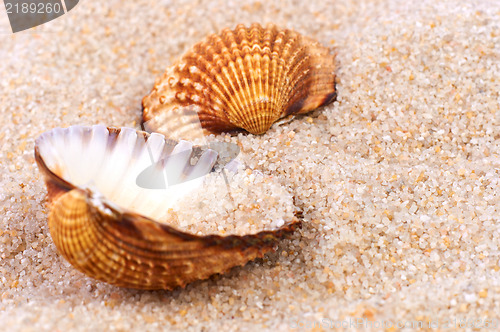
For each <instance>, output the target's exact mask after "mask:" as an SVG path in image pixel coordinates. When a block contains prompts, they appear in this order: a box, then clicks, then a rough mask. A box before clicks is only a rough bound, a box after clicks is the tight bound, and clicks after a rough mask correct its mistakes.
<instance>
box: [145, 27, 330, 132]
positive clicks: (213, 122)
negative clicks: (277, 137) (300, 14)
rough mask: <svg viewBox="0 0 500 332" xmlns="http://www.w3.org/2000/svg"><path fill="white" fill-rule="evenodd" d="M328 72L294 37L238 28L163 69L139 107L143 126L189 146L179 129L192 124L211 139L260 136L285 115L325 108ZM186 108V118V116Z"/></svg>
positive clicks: (319, 51) (324, 59)
mask: <svg viewBox="0 0 500 332" xmlns="http://www.w3.org/2000/svg"><path fill="white" fill-rule="evenodd" d="M334 69H335V67H334V57H333V55H330V54H329V50H328V49H327V48H325V47H323V46H322V45H320V44H319V43H317V42H314V41H312V40H311V39H309V38H306V37H303V36H301V35H300V34H298V33H297V32H294V31H292V30H282V29H279V28H277V27H276V26H274V25H269V26H267V27H266V28H263V27H261V26H260V25H258V24H253V25H252V26H251V27H250V28H247V27H245V26H243V25H238V26H237V27H236V29H235V30H229V29H225V30H223V31H222V32H221V33H220V34H213V35H210V36H208V37H207V38H206V39H205V40H204V41H202V42H200V43H198V44H196V45H195V46H194V47H193V48H192V49H191V50H190V51H188V52H187V53H186V54H185V55H184V56H183V57H182V58H181V59H180V60H179V62H178V63H176V64H175V65H173V66H172V67H170V68H168V69H167V70H166V72H165V73H164V75H163V76H162V77H161V78H160V79H159V80H158V81H157V82H156V84H155V86H154V88H153V90H152V91H151V93H150V94H149V95H148V96H146V97H145V98H144V99H143V120H144V122H145V123H146V128H147V129H149V130H152V131H158V132H162V133H165V134H166V135H170V137H171V136H172V135H174V136H176V137H175V138H189V134H190V133H189V131H190V129H191V128H190V129H189V130H186V128H185V127H184V126H185V123H186V122H187V123H196V122H197V121H199V122H200V124H201V127H203V128H204V129H205V130H206V131H208V132H212V133H218V132H222V131H226V132H227V131H233V130H238V129H245V130H247V131H249V132H251V133H253V134H262V133H264V132H266V131H267V130H268V129H269V127H270V126H271V125H272V124H273V123H274V122H275V121H276V120H278V119H280V118H282V117H284V116H286V115H289V114H294V113H304V112H308V111H310V110H313V109H315V108H317V107H319V106H321V105H324V104H326V103H329V102H331V101H332V100H333V99H334V98H335V96H336V94H335V74H334ZM186 108H188V109H191V110H194V112H191V114H189V115H188V116H186V114H185V109H186ZM186 118H187V119H188V120H186Z"/></svg>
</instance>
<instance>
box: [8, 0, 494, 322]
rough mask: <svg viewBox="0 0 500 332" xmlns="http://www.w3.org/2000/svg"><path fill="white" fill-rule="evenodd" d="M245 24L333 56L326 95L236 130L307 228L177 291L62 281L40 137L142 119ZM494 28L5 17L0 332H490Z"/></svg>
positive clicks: (270, 17)
mask: <svg viewBox="0 0 500 332" xmlns="http://www.w3.org/2000/svg"><path fill="white" fill-rule="evenodd" d="M251 22H261V23H268V22H274V23H276V24H278V25H280V26H283V27H288V28H293V29H295V30H297V31H299V32H301V33H303V34H305V35H307V36H310V37H313V38H315V39H317V40H318V41H320V42H321V43H322V44H324V45H326V46H329V47H331V48H332V49H333V50H334V52H336V53H337V64H338V81H337V87H338V100H337V101H336V102H335V103H333V104H331V105H329V106H327V107H324V108H322V109H321V110H318V111H316V112H313V113H311V114H309V115H306V116H302V117H299V118H296V119H294V120H293V121H291V122H288V123H284V124H281V125H278V126H274V127H273V128H271V130H270V131H269V132H268V133H267V134H265V135H264V136H252V135H239V136H236V137H232V138H231V139H230V140H231V141H233V142H239V143H240V146H241V147H242V152H241V154H240V160H241V161H242V162H243V163H244V164H245V165H247V166H248V167H250V168H252V169H254V170H256V171H260V172H262V173H263V174H264V175H266V176H273V177H275V178H276V179H278V181H279V183H280V184H281V186H283V187H284V188H286V190H287V191H288V193H289V194H290V195H293V196H294V197H295V205H296V206H297V207H298V208H299V209H301V210H302V211H303V215H304V226H303V228H302V229H301V230H300V231H298V232H297V233H296V234H295V235H294V236H293V237H292V238H291V239H289V240H285V241H282V242H281V243H280V245H279V246H278V247H277V250H276V252H274V253H271V254H269V255H267V256H266V257H265V258H263V259H259V260H256V261H254V262H251V263H249V264H247V265H246V266H244V267H237V268H234V269H233V270H231V271H230V272H229V273H228V274H226V275H224V276H214V277H212V278H211V279H209V280H206V281H199V282H195V283H193V284H190V285H188V286H187V287H186V289H176V290H174V291H154V292H153V291H147V292H145V291H137V290H128V289H120V288H116V287H113V286H110V285H107V284H104V283H101V282H97V281H94V280H92V279H89V278H87V277H86V276H84V275H83V274H81V273H79V272H78V271H76V270H74V269H73V268H72V267H71V266H70V265H69V264H68V263H67V262H66V261H65V260H64V259H63V258H62V257H61V256H60V255H59V254H58V253H57V250H56V248H55V246H54V244H53V242H52V240H51V238H50V234H49V231H48V227H47V214H48V209H47V207H46V206H45V204H44V203H45V199H46V189H45V186H44V184H43V181H42V178H41V175H40V173H39V172H38V169H37V167H36V165H35V161H34V158H33V147H34V140H35V138H36V137H37V136H39V135H40V133H42V132H44V131H47V130H50V129H52V128H54V127H57V126H62V127H66V126H70V125H74V124H80V125H91V124H105V125H114V126H128V127H135V128H138V127H139V119H140V100H141V98H142V97H143V96H144V95H146V94H147V93H149V91H150V89H151V87H152V85H153V82H154V80H155V78H156V77H157V76H159V75H161V73H162V72H163V70H164V69H165V68H166V67H167V66H168V65H170V64H171V63H172V61H173V60H174V59H175V58H177V57H178V56H180V55H181V54H182V53H183V52H184V51H185V50H186V49H187V48H189V47H190V46H191V45H192V44H194V43H195V42H197V41H199V40H200V39H201V38H203V37H204V36H205V35H206V34H208V33H212V32H216V31H218V30H220V29H222V28H225V27H234V26H236V24H237V23H247V24H249V23H251ZM499 22H500V3H499V2H498V1H479V0H478V1H467V2H463V1H427V0H422V1H415V2H409V1H395V0H392V1H391V0H385V1H369V0H361V1H354V0H351V1H291V0H290V1H272V0H268V1H262V2H240V1H238V2H237V1H234V2H224V1H210V2H209V1H204V2H201V1H197V2H194V1H162V2H151V3H147V2H145V1H134V2H119V1H110V2H96V1H83V2H82V3H80V4H79V5H78V6H77V7H76V8H75V9H73V10H72V11H71V12H70V13H69V14H67V15H65V16H63V17H62V18H59V19H57V20H55V21H53V22H50V23H48V24H46V25H43V26H40V27H38V28H35V29H33V30H30V31H26V32H21V33H17V34H15V35H12V34H11V32H10V27H9V26H8V21H7V17H6V15H1V16H0V39H1V41H0V45H1V46H0V57H1V59H2V61H0V72H1V73H2V75H1V79H0V105H1V106H0V112H1V113H0V114H1V117H0V124H1V130H0V174H1V175H0V209H1V215H2V217H1V218H0V299H1V303H0V326H1V329H5V330H9V331H17V330H19V331H35V330H36V331H40V330H42V331H44V330H51V331H66V330H77V331H78V330H82V331H87V330H92V331H104V330H106V331H107V330H119V331H129V330H141V331H143V330H157V329H159V328H161V329H172V330H176V329H179V330H193V331H200V330H204V331H212V330H214V331H231V330H242V331H245V330H248V331H252V330H255V329H260V330H313V329H315V330H334V329H335V327H337V328H339V329H341V330H348V329H350V330H361V329H365V330H388V331H394V330H398V329H399V328H398V326H399V327H403V329H406V330H414V328H415V327H418V326H419V325H420V324H421V326H423V327H427V328H429V327H430V328H439V329H440V330H442V331H443V330H450V331H451V330H456V329H457V328H460V327H464V328H467V327H468V329H469V330H470V329H472V327H481V326H485V325H487V326H490V327H494V326H500V322H498V320H499V319H500V315H499V314H500V262H499V259H500V251H499V248H498V244H499V243H500V226H499V225H500V223H499V221H500V218H499V212H500V211H499V209H500V121H499V120H500V96H499V91H500V79H499V77H500V33H499V31H500V23H499ZM495 323H496V324H497V325H494V324H495ZM404 326H406V327H404ZM331 327H333V329H331ZM436 330H437V329H436Z"/></svg>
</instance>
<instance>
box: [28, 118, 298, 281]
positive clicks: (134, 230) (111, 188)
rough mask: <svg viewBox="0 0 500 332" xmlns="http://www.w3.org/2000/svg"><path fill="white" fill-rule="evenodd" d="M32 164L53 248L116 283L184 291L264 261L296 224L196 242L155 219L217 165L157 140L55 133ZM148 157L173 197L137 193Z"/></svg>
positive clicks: (101, 132)
mask: <svg viewBox="0 0 500 332" xmlns="http://www.w3.org/2000/svg"><path fill="white" fill-rule="evenodd" d="M193 156H196V158H198V162H197V163H196V164H194V165H192V164H191V160H190V159H191V158H192V157H193ZM35 158H36V161H37V164H38V166H39V169H40V170H41V173H42V174H43V175H44V178H45V182H46V185H47V188H48V201H49V205H50V214H49V229H50V233H51V235H52V238H53V240H54V243H55V245H56V247H57V249H58V251H59V252H60V253H61V254H62V255H63V256H64V257H65V258H66V259H67V260H68V261H69V262H70V263H71V264H72V265H73V266H74V267H75V268H76V269H78V270H80V271H81V272H83V273H85V274H86V275H88V276H90V277H92V278H95V279H98V280H101V281H104V282H107V283H110V284H113V285H116V286H122V287H129V288H139V289H173V288H175V287H177V286H181V287H184V286H185V285H186V284H188V283H190V282H192V281H195V280H199V279H205V278H208V277H209V276H210V275H212V274H215V273H223V272H226V271H228V270H229V269H230V268H231V267H233V266H237V265H243V264H245V263H247V262H248V261H250V260H253V259H255V258H257V257H262V256H263V254H264V253H266V252H268V251H270V250H272V248H273V246H275V245H276V243H277V241H278V240H279V239H280V238H282V237H284V236H286V235H289V234H290V233H292V232H293V231H294V230H295V229H296V227H298V226H299V225H300V222H299V221H298V220H291V221H290V222H287V223H285V225H283V226H282V227H280V228H278V229H276V230H273V231H262V232H259V233H256V234H249V235H245V236H234V235H233V236H225V237H223V236H218V235H208V236H196V235H192V234H188V233H185V232H181V231H178V230H176V229H174V228H172V227H170V226H168V225H165V224H163V223H160V222H158V221H156V219H155V217H158V216H159V217H158V218H160V217H161V218H164V217H166V218H168V207H169V206H171V205H172V204H176V199H177V198H178V197H180V196H184V195H189V193H190V192H192V190H193V189H194V188H197V185H198V184H199V183H200V181H202V180H203V179H202V177H200V174H201V175H203V174H206V173H207V172H209V171H210V170H211V169H212V168H213V167H214V165H215V164H216V163H217V153H216V152H215V151H213V150H211V149H206V150H201V149H199V148H198V147H192V146H191V144H190V143H188V142H186V141H181V142H179V143H177V142H174V141H171V140H167V139H165V138H164V136H162V135H160V134H156V133H155V134H147V133H145V132H141V131H136V130H134V129H129V128H121V129H118V128H106V127H104V126H93V127H81V126H74V127H69V128H66V129H61V128H57V129H54V130H52V131H49V132H46V133H44V134H42V135H41V136H40V137H39V138H38V139H37V140H36V145H35ZM152 160H153V161H155V164H154V165H156V166H155V167H157V168H160V169H159V171H160V174H167V175H166V177H167V179H166V180H167V181H168V182H170V180H172V179H173V180H174V181H173V182H177V183H178V184H177V185H176V186H173V187H171V188H173V189H172V190H168V189H167V190H162V191H160V192H158V191H156V190H152V189H144V188H140V187H138V185H137V183H136V182H137V181H138V179H139V178H140V175H141V172H143V170H144V169H147V168H148V165H151V162H152ZM175 179H177V181H176V180H175ZM178 179H182V180H178ZM169 188H170V187H169ZM148 215H149V216H148Z"/></svg>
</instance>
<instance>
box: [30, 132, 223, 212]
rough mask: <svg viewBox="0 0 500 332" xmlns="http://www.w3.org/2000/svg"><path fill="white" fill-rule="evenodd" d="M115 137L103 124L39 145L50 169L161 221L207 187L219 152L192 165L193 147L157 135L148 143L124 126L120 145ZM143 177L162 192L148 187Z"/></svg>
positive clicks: (50, 135)
mask: <svg viewBox="0 0 500 332" xmlns="http://www.w3.org/2000/svg"><path fill="white" fill-rule="evenodd" d="M109 135H110V133H109V131H108V129H107V128H106V127H105V126H102V125H96V126H92V127H83V126H72V127H69V128H56V129H54V130H52V131H49V132H46V133H44V134H42V135H41V136H40V137H39V138H38V139H37V142H36V144H37V146H38V149H39V153H40V155H41V156H42V159H43V160H44V162H45V164H46V165H47V167H48V168H49V169H50V170H51V171H52V172H54V173H55V174H57V175H58V176H60V177H61V178H63V179H64V180H66V181H68V182H70V183H72V184H73V185H76V186H78V187H82V188H91V189H92V191H94V192H96V193H99V194H101V195H103V196H104V197H105V198H106V200H107V201H111V202H112V203H114V204H116V205H117V206H120V207H126V208H127V210H131V211H134V212H136V213H140V214H142V215H145V216H147V217H150V218H152V219H155V220H165V219H166V218H167V217H168V213H169V209H170V208H172V207H173V206H175V204H176V202H177V201H178V200H179V199H182V198H185V197H187V196H188V195H189V194H190V193H191V192H192V191H193V190H195V189H196V188H199V187H200V186H202V184H203V177H204V175H205V174H208V173H209V172H210V171H211V169H212V167H213V166H214V163H215V161H216V160H217V152H215V151H213V150H210V149H208V150H206V151H204V152H203V154H202V155H201V157H200V158H199V160H198V161H197V163H196V164H195V165H194V166H192V165H191V163H190V159H191V151H192V144H191V143H189V142H187V141H180V142H179V143H178V144H177V145H176V146H175V147H174V148H173V150H171V148H168V147H166V146H165V138H164V136H163V135H160V134H156V133H153V134H151V136H150V137H149V139H147V140H146V139H145V138H144V137H143V136H142V135H141V134H139V135H137V132H136V130H134V129H131V128H121V131H120V133H119V135H118V138H117V139H116V143H115V144H112V142H113V141H114V140H112V139H109ZM170 150H171V151H170ZM141 174H142V175H141ZM138 177H140V179H141V181H142V182H143V183H146V184H149V185H152V186H153V187H157V188H162V189H148V188H152V187H151V186H149V187H148V186H147V185H146V186H144V185H142V183H141V181H138V180H137V179H138ZM186 180H187V181H186ZM163 181H164V182H163ZM169 182H170V184H169ZM138 183H139V185H138ZM172 183H175V184H172ZM145 187H146V188H145Z"/></svg>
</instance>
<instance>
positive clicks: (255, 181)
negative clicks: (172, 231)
mask: <svg viewBox="0 0 500 332" xmlns="http://www.w3.org/2000/svg"><path fill="white" fill-rule="evenodd" d="M225 172H226V179H227V184H226V181H225V180H224V177H223V175H222V173H218V172H217V173H216V172H214V173H210V174H209V175H207V176H206V177H205V179H204V181H203V184H202V185H201V186H200V187H199V188H197V189H196V190H194V191H192V192H191V193H190V194H189V195H188V196H186V197H184V198H182V199H181V200H179V201H178V202H177V204H176V205H175V206H174V207H173V208H171V209H170V211H169V212H171V213H169V216H170V218H169V220H167V221H165V222H166V223H168V224H170V225H172V226H174V227H176V228H178V229H180V230H182V231H185V232H189V233H194V234H197V235H206V234H219V235H232V234H234V235H245V234H254V233H257V232H259V231H263V230H276V229H277V228H279V227H281V226H283V225H284V223H285V222H290V221H292V220H293V219H294V218H295V217H294V211H295V206H294V204H293V197H292V195H291V194H290V193H288V192H287V191H286V189H285V188H284V187H283V186H281V185H280V184H279V183H278V182H277V179H276V178H273V177H272V176H268V175H263V174H262V173H260V172H258V171H252V170H250V169H247V170H242V169H241V168H240V170H239V171H238V172H237V173H232V172H228V171H225Z"/></svg>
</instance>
